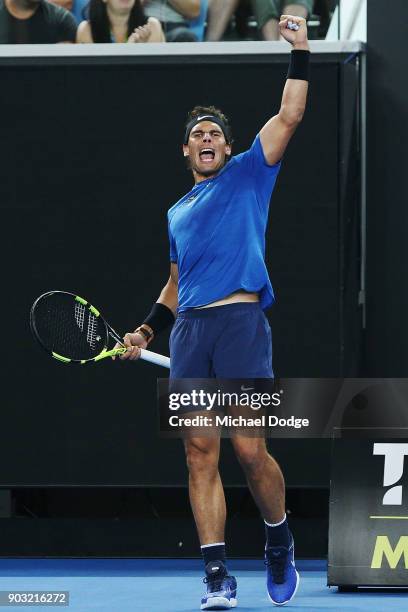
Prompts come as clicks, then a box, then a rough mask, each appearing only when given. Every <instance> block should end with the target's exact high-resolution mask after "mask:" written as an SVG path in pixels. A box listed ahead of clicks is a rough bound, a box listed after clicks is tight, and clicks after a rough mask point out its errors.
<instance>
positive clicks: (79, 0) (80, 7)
mask: <svg viewBox="0 0 408 612" xmlns="http://www.w3.org/2000/svg"><path fill="white" fill-rule="evenodd" d="M49 2H52V4H56V5H57V6H62V8H64V9H66V10H67V11H71V13H72V14H73V16H74V17H75V20H76V22H77V23H78V24H79V23H81V21H83V20H84V19H86V16H85V13H84V9H85V8H86V6H87V5H88V0H49Z"/></svg>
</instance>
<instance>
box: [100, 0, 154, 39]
mask: <svg viewBox="0 0 408 612" xmlns="http://www.w3.org/2000/svg"><path fill="white" fill-rule="evenodd" d="M146 22H147V19H146V16H145V14H144V11H143V8H142V5H141V3H140V0H135V3H134V5H133V6H132V9H131V11H130V14H129V19H128V31H127V35H128V36H130V35H131V34H132V32H133V30H134V29H135V28H137V27H138V26H141V25H145V23H146ZM89 23H90V26H91V32H92V38H93V41H94V43H110V42H112V37H111V24H110V21H109V17H108V11H107V8H106V4H105V2H103V0H91V1H90V3H89Z"/></svg>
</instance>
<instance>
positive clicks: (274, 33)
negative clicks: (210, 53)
mask: <svg viewBox="0 0 408 612" xmlns="http://www.w3.org/2000/svg"><path fill="white" fill-rule="evenodd" d="M244 1H245V2H246V0H244ZM240 2H242V0H211V2H210V7H209V11H208V25H207V33H206V40H207V41H217V40H221V38H222V36H223V35H224V32H225V30H226V28H227V25H228V23H229V21H230V19H231V17H232V15H233V14H234V13H235V11H236V10H237V7H238V5H239V3H240ZM251 4H252V7H253V11H254V13H255V18H256V21H257V24H258V28H259V30H260V31H261V35H262V38H263V39H264V40H279V18H280V16H281V15H282V14H287V15H296V16H297V17H304V18H305V19H306V18H307V16H308V14H309V15H310V14H311V12H312V10H313V0H295V1H294V0H292V1H291V0H251Z"/></svg>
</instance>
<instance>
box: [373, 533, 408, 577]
mask: <svg viewBox="0 0 408 612" xmlns="http://www.w3.org/2000/svg"><path fill="white" fill-rule="evenodd" d="M402 555H404V562H405V569H408V536H401V537H400V539H399V540H398V543H397V545H396V547H395V549H394V550H393V549H392V547H391V544H390V541H389V539H388V536H384V535H380V536H377V541H376V543H375V548H374V554H373V560H372V562H371V567H372V568H373V569H380V568H381V566H382V560H383V556H384V557H385V558H386V559H387V561H388V565H389V566H390V568H391V569H395V568H396V567H397V565H398V561H399V560H400V559H401V557H402Z"/></svg>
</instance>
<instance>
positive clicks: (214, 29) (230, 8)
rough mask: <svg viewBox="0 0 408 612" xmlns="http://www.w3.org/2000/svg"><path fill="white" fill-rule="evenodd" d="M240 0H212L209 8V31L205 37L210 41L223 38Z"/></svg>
mask: <svg viewBox="0 0 408 612" xmlns="http://www.w3.org/2000/svg"><path fill="white" fill-rule="evenodd" d="M239 1H240V0H210V5H209V8H208V19H207V32H206V35H205V39H206V40H207V41H209V42H212V41H213V42H214V41H218V40H221V38H222V37H223V35H224V32H225V30H226V29H227V25H228V24H229V22H230V19H231V17H232V16H233V14H234V13H235V11H236V9H237V7H238V4H239Z"/></svg>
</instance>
